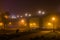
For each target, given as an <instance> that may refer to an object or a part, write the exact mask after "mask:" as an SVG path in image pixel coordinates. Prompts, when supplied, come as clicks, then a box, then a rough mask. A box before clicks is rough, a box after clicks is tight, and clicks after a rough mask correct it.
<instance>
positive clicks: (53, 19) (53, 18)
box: [52, 17, 55, 32]
mask: <svg viewBox="0 0 60 40" xmlns="http://www.w3.org/2000/svg"><path fill="white" fill-rule="evenodd" d="M54 21H55V17H52V23H53V32H55V30H54Z"/></svg>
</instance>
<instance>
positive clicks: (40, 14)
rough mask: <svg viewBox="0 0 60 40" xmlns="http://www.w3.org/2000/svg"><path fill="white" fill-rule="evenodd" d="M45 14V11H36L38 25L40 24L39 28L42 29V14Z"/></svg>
mask: <svg viewBox="0 0 60 40" xmlns="http://www.w3.org/2000/svg"><path fill="white" fill-rule="evenodd" d="M44 14H45V12H44V11H40V10H39V11H38V15H39V26H40V28H41V29H42V27H43V15H44Z"/></svg>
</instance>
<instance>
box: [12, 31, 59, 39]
mask: <svg viewBox="0 0 60 40" xmlns="http://www.w3.org/2000/svg"><path fill="white" fill-rule="evenodd" d="M41 36H45V37H47V38H48V37H50V38H52V37H58V36H60V32H59V31H56V32H52V31H38V32H36V33H31V34H27V35H24V36H21V37H18V38H14V39H12V40H29V39H32V38H35V37H41Z"/></svg>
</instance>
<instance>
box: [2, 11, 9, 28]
mask: <svg viewBox="0 0 60 40" xmlns="http://www.w3.org/2000/svg"><path fill="white" fill-rule="evenodd" d="M9 15H10V13H9V12H8V11H6V12H4V13H1V20H2V22H3V24H4V29H5V27H7V24H8V23H9V20H8V19H9Z"/></svg>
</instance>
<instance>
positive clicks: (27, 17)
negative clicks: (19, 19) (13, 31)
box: [25, 13, 31, 30]
mask: <svg viewBox="0 0 60 40" xmlns="http://www.w3.org/2000/svg"><path fill="white" fill-rule="evenodd" d="M25 17H26V19H27V27H28V30H29V29H30V25H29V23H30V22H29V20H30V17H31V14H28V13H26V14H25Z"/></svg>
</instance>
